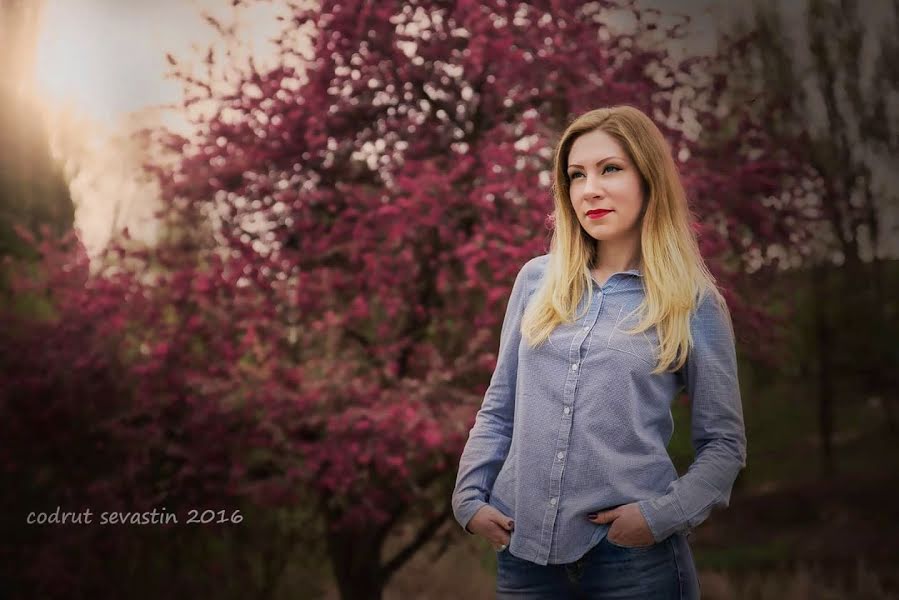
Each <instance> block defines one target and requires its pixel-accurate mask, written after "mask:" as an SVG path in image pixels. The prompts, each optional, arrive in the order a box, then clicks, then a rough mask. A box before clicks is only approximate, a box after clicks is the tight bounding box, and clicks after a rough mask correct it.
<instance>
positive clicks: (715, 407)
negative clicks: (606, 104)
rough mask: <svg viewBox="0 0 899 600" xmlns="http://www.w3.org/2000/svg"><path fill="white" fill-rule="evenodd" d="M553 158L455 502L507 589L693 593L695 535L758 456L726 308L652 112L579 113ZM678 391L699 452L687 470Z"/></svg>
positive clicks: (594, 594)
mask: <svg viewBox="0 0 899 600" xmlns="http://www.w3.org/2000/svg"><path fill="white" fill-rule="evenodd" d="M553 172H554V178H555V183H554V188H553V189H554V194H553V195H554V199H555V214H554V216H555V229H554V232H553V236H552V241H551V243H550V252H549V254H545V255H542V256H538V257H536V258H533V259H531V260H530V261H528V262H527V264H525V265H524V266H523V267H522V269H521V271H520V272H519V273H518V276H517V278H516V280H515V283H514V285H513V288H512V293H511V297H510V299H509V302H508V306H507V309H506V315H505V320H504V322H503V326H502V332H501V337H500V345H499V346H500V347H499V355H498V359H497V364H496V368H495V370H494V373H493V376H492V378H491V381H490V386H489V388H488V389H487V392H486V394H485V397H484V401H483V404H482V406H481V408H480V410H479V411H478V413H477V417H476V419H475V424H474V427H473V428H472V429H471V431H470V433H469V437H468V441H467V443H466V446H465V450H464V452H463V453H462V457H461V460H460V464H459V471H458V476H457V479H456V486H455V490H454V491H453V497H452V504H453V511H454V514H455V518H456V520H457V521H458V522H459V524H460V525H461V526H462V527H463V528H465V531H466V532H468V533H471V534H477V535H480V536H483V537H484V538H486V539H487V540H489V541H490V543H491V544H492V545H493V546H494V548H495V549H496V550H497V561H498V565H497V595H498V597H499V598H541V599H554V598H616V599H623V598H634V599H637V598H640V599H646V598H678V599H680V598H690V599H692V598H698V597H699V580H698V577H697V573H696V568H695V565H694V562H693V555H692V552H691V550H690V545H689V542H688V539H687V535H688V534H689V532H690V530H691V529H692V528H694V527H696V526H697V525H699V524H700V523H702V522H703V521H704V520H705V519H706V518H707V517H708V516H709V514H710V512H711V511H712V509H713V508H715V507H726V506H727V505H728V502H729V501H730V494H731V489H732V486H733V483H734V480H735V478H736V476H737V474H738V473H739V471H740V469H741V468H743V467H745V465H746V436H745V429H744V424H743V410H742V404H741V399H740V388H739V384H738V380H737V361H736V353H735V348H734V332H733V326H732V323H731V317H730V313H729V311H728V308H727V305H726V303H725V301H724V298H723V296H722V295H721V293H720V292H719V290H718V289H717V286H716V282H715V279H714V277H713V276H712V274H711V273H710V272H709V270H708V268H707V267H706V265H705V263H704V261H703V258H702V256H701V255H700V252H699V248H698V244H697V241H696V238H695V234H694V232H693V228H692V223H691V213H690V211H689V208H688V205H687V199H686V195H685V193H684V189H683V186H682V184H681V181H680V179H679V175H678V172H677V167H676V165H675V163H674V160H673V159H672V156H671V150H670V147H669V146H668V144H667V142H666V141H665V139H664V137H663V135H662V133H661V132H660V131H659V129H658V127H656V125H655V124H654V123H653V122H652V120H651V119H650V118H649V117H647V116H646V115H645V114H644V113H643V112H641V111H640V110H638V109H636V108H633V107H630V106H615V107H611V108H601V109H597V110H592V111H590V112H587V113H586V114H583V115H581V116H580V117H578V118H577V119H576V120H574V122H572V123H571V125H569V126H568V128H567V129H566V130H565V132H564V134H563V135H562V137H561V140H560V141H559V143H558V146H557V148H556V152H555V158H554V164H553ZM682 389H685V390H686V391H687V393H688V395H689V398H690V404H691V420H692V424H691V434H692V440H693V447H694V449H695V451H696V456H695V460H694V462H693V464H692V465H691V466H690V468H689V470H688V471H687V472H686V473H685V474H684V475H683V476H681V477H678V474H677V472H676V470H675V468H674V466H673V465H672V463H671V460H670V458H669V456H668V452H667V449H666V448H667V446H668V442H669V441H670V439H671V434H672V431H673V428H674V423H673V420H672V417H671V403H672V401H673V399H674V398H675V397H676V396H677V394H678V393H679V392H680V391H681V390H682Z"/></svg>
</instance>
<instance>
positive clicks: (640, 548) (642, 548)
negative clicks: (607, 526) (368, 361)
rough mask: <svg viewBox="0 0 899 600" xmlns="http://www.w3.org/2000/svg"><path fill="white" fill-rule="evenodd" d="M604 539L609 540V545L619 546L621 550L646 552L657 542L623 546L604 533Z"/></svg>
mask: <svg viewBox="0 0 899 600" xmlns="http://www.w3.org/2000/svg"><path fill="white" fill-rule="evenodd" d="M606 541H607V542H609V545H610V546H614V547H615V548H620V549H621V550H627V551H629V552H647V551H649V550H652V549H653V548H655V547H656V546H658V545H659V544H649V545H648V546H624V545H622V544H618V543H615V541H613V540H612V539H611V538H610V537H609V534H608V533H607V534H606Z"/></svg>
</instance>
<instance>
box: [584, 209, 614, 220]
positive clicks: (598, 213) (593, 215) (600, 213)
mask: <svg viewBox="0 0 899 600" xmlns="http://www.w3.org/2000/svg"><path fill="white" fill-rule="evenodd" d="M610 212H612V211H611V210H604V209H601V208H597V209H594V210H589V211H587V217H588V218H590V219H601V218H603V217H604V216H606V215H607V214H609V213H610Z"/></svg>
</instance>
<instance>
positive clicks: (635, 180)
mask: <svg viewBox="0 0 899 600" xmlns="http://www.w3.org/2000/svg"><path fill="white" fill-rule="evenodd" d="M567 174H568V180H569V182H570V185H569V190H570V195H571V204H572V206H573V207H574V212H575V214H576V215H577V218H578V221H580V223H581V226H582V227H583V228H584V229H585V230H586V231H587V233H589V234H590V236H592V237H593V239H595V240H598V241H600V242H607V241H614V242H615V243H616V244H617V243H619V242H622V241H624V242H632V243H634V242H635V243H637V244H639V239H640V216H641V215H640V213H641V210H642V209H643V202H644V198H643V190H642V187H641V185H640V173H639V172H638V170H637V167H636V165H634V164H633V163H632V162H631V161H630V160H629V159H628V157H627V154H626V153H625V152H624V149H623V148H622V147H621V146H620V145H619V144H618V142H617V141H615V139H614V138H612V137H611V136H610V135H609V134H607V133H606V132H604V131H600V130H598V129H596V130H593V131H591V132H589V133H585V134H582V135H581V136H580V137H578V138H577V139H576V140H575V141H574V143H573V144H572V146H571V151H570V152H569V153H568V171H567ZM596 209H606V210H608V211H610V212H599V213H598V214H593V215H592V216H591V215H588V214H587V213H588V212H590V211H594V210H596Z"/></svg>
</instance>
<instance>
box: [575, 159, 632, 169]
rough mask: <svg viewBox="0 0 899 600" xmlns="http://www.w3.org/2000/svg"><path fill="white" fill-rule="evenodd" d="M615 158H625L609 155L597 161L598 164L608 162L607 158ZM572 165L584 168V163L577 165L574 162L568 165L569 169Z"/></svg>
mask: <svg viewBox="0 0 899 600" xmlns="http://www.w3.org/2000/svg"><path fill="white" fill-rule="evenodd" d="M613 158H617V159H618V160H624V159H623V158H619V157H617V156H607V157H605V158H604V159H602V160H600V161H597V162H596V164H597V165H601V164H602V163H604V162H606V161H607V160H612V159H613ZM571 167H578V168H581V169H583V168H584V167H583V166H582V165H576V164H573V163H572V164H570V165H568V168H569V169H570V168H571Z"/></svg>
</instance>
